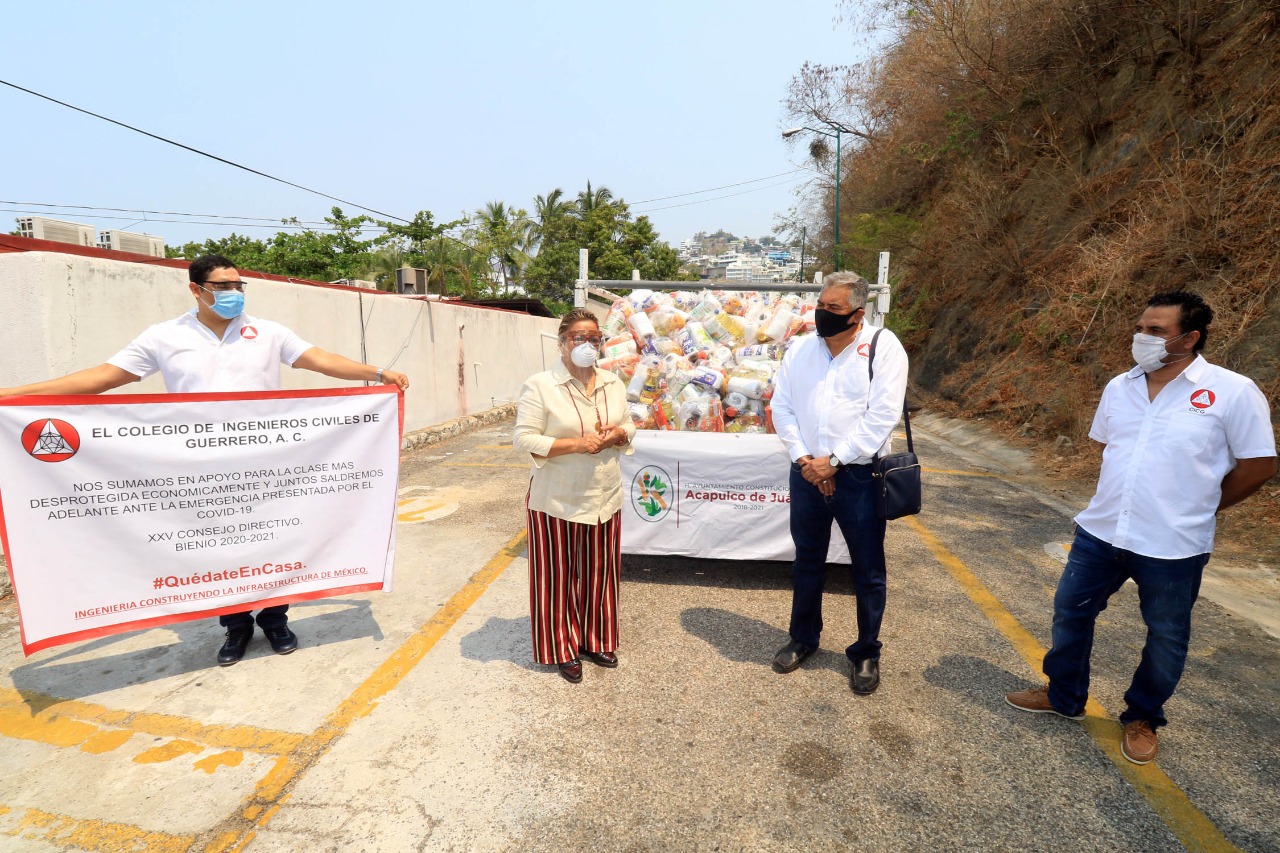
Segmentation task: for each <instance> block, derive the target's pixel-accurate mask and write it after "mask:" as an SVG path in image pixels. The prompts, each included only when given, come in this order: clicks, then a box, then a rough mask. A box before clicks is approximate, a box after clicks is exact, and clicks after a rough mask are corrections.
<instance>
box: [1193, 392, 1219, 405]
mask: <svg viewBox="0 0 1280 853" xmlns="http://www.w3.org/2000/svg"><path fill="white" fill-rule="evenodd" d="M1216 402H1218V397H1217V395H1215V394H1214V393H1213V392H1212V391H1210V390H1209V389H1208V388H1197V389H1196V390H1195V391H1192V392H1191V405H1193V406H1195V407H1196V408H1197V409H1207V408H1209V407H1210V406H1212V405H1213V404H1214V403H1216Z"/></svg>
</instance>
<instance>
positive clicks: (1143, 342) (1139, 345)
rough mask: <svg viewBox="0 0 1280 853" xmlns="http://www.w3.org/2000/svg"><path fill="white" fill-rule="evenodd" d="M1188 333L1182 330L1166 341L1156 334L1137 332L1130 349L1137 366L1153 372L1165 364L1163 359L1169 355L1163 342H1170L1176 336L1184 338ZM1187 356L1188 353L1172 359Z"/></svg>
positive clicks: (1179, 359) (1180, 358) (1177, 359)
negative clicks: (1179, 333)
mask: <svg viewBox="0 0 1280 853" xmlns="http://www.w3.org/2000/svg"><path fill="white" fill-rule="evenodd" d="M1189 334H1191V333H1190V332H1183V333H1182V334H1181V335H1178V337H1177V338H1170V339H1169V340H1168V341H1166V340H1165V339H1164V338H1161V337H1159V336H1157V335H1144V334H1142V333H1141V332H1138V333H1136V334H1135V335H1134V336H1133V347H1132V350H1131V351H1132V353H1133V360H1134V361H1135V362H1137V364H1138V367H1141V368H1142V369H1143V370H1144V371H1146V372H1147V373H1155V372H1156V371H1157V370H1159V369H1160V368H1162V367H1164V366H1165V364H1166V362H1165V361H1164V359H1165V357H1166V356H1168V355H1170V352H1169V350H1167V349H1165V344H1166V343H1172V342H1173V341H1176V340H1178V338H1185V337H1186V336H1187V335H1189ZM1189 356H1190V353H1187V354H1184V355H1180V356H1178V357H1177V358H1175V359H1174V361H1181V360H1182V359H1184V358H1188V357H1189Z"/></svg>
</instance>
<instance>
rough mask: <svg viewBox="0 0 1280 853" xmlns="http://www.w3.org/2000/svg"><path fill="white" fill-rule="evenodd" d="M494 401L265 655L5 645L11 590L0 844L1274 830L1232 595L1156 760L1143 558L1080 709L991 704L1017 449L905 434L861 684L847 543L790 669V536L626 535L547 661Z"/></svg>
mask: <svg viewBox="0 0 1280 853" xmlns="http://www.w3.org/2000/svg"><path fill="white" fill-rule="evenodd" d="M509 428H510V424H509V423H508V424H498V425H496V426H493V427H489V428H486V429H483V430H481V431H478V432H475V433H472V434H470V435H466V436H462V437H459V438H456V439H452V440H450V441H448V442H445V443H443V444H439V445H434V446H432V447H431V448H428V449H426V450H423V451H419V452H416V453H414V454H411V455H408V456H406V458H405V460H404V464H403V466H402V472H401V486H402V492H401V507H400V519H401V524H400V526H399V544H398V551H397V567H396V588H395V591H394V592H393V593H390V594H371V595H358V596H349V597H346V598H339V599H332V600H325V601H318V602H309V603H306V604H301V605H297V606H296V607H295V608H293V610H292V611H291V616H292V620H291V624H292V625H293V626H294V627H295V629H296V630H297V632H298V634H299V637H300V639H301V648H300V649H299V651H298V652H296V653H295V654H293V655H290V656H288V657H280V656H276V655H273V654H271V652H270V651H269V649H268V648H267V647H266V645H265V643H264V642H263V641H262V640H261V637H258V638H257V640H256V641H255V644H254V645H253V646H251V647H250V650H249V653H248V655H247V656H246V658H245V659H244V660H243V661H241V662H240V663H238V664H236V665H235V666H233V667H227V668H219V667H217V666H215V665H213V656H214V653H215V651H216V649H217V646H218V645H219V643H220V641H221V632H220V630H219V629H218V628H217V626H216V624H214V623H213V622H212V620H208V621H201V622H192V623H184V624H181V625H177V626H171V627H166V628H162V629H155V630H151V631H144V632H138V633H135V634H129V635H124V636H120V637H109V638H105V639H101V640H96V641H91V642H87V643H82V644H78V645H74V646H67V647H61V648H57V649H52V650H49V651H45V652H41V653H39V654H37V655H34V656H32V657H31V658H29V659H23V658H22V657H21V652H20V651H19V650H18V643H17V636H16V634H17V628H16V611H15V608H14V604H13V601H12V599H10V600H8V601H5V602H4V603H3V604H0V661H3V664H4V666H5V670H6V672H7V674H8V675H7V679H6V682H5V683H4V684H3V686H2V687H0V741H2V742H3V745H4V747H3V751H2V752H0V849H12V850H23V851H28V850H33V851H44V850H50V851H52V850H173V851H180V850H181V851H185V850H244V849H247V850H250V851H255V853H258V851H297V850H308V851H320V850H332V851H360V850H367V851H398V850H504V849H507V850H586V849H591V850H601V849H605V850H612V849H618V850H828V849H830V850H835V849H849V848H856V849H867V850H915V849H922V848H934V849H983V850H987V849H1015V848H1016V849H1033V850H1034V849H1050V848H1057V849H1073V850H1115V849H1124V850H1169V849H1177V848H1178V847H1179V846H1186V847H1188V848H1191V849H1230V845H1234V846H1236V847H1238V848H1240V849H1244V850H1277V849H1280V826H1278V825H1277V822H1276V821H1275V817H1274V816H1275V814H1277V813H1280V795H1278V794H1277V791H1280V758H1277V756H1278V754H1280V750H1277V739H1278V738H1280V735H1277V732H1280V726H1278V725H1277V723H1278V722H1280V720H1278V719H1277V716H1278V715H1280V712H1278V711H1277V709H1278V708H1280V702H1278V701H1277V699H1280V696H1278V695H1277V694H1278V693H1280V686H1278V684H1277V681H1278V680H1277V678H1276V675H1277V673H1278V672H1280V642H1278V641H1277V640H1276V639H1275V638H1274V637H1271V636H1269V635H1268V634H1267V633H1266V632H1264V631H1263V630H1262V629H1261V628H1259V627H1257V626H1256V625H1255V624H1254V623H1252V622H1249V621H1247V620H1245V619H1242V618H1240V617H1238V616H1235V615H1232V614H1231V613H1229V612H1227V611H1225V610H1223V609H1222V608H1221V607H1219V606H1217V605H1215V604H1213V603H1212V602H1209V601H1204V600H1202V601H1201V602H1200V603H1199V604H1198V605H1197V607H1196V611H1195V624H1194V629H1193V631H1194V633H1193V639H1192V649H1191V658H1190V660H1189V662H1188V667H1187V672H1186V675H1185V676H1184V678H1183V681H1182V685H1181V687H1180V689H1179V692H1178V693H1177V694H1176V695H1175V696H1174V698H1173V700H1172V701H1171V702H1170V704H1169V706H1168V709H1167V710H1168V715H1169V718H1170V721H1171V725H1170V726H1169V727H1168V728H1166V729H1162V730H1161V753H1160V757H1159V760H1158V763H1157V764H1156V765H1150V766H1148V767H1146V768H1137V767H1135V766H1133V765H1129V764H1128V763H1127V762H1125V761H1124V760H1123V759H1122V758H1121V757H1120V756H1119V754H1118V750H1117V749H1116V738H1117V737H1118V732H1119V729H1118V726H1117V725H1116V724H1115V723H1114V722H1112V720H1114V716H1115V714H1116V713H1117V712H1118V711H1119V710H1120V708H1121V706H1122V705H1121V696H1122V694H1123V691H1124V689H1125V687H1126V686H1127V678H1128V676H1129V674H1130V673H1131V672H1132V669H1133V667H1134V666H1135V665H1136V663H1137V659H1138V653H1139V650H1140V648H1141V644H1142V640H1143V634H1142V628H1141V623H1140V619H1139V617H1138V613H1137V602H1136V594H1135V592H1134V591H1133V588H1132V586H1129V587H1126V588H1125V589H1122V590H1121V591H1120V592H1119V593H1117V595H1116V597H1115V599H1114V600H1113V603H1112V606H1111V607H1110V608H1109V609H1108V610H1107V611H1106V612H1104V614H1103V617H1102V619H1101V620H1100V622H1099V626H1098V636H1097V644H1096V648H1095V653H1094V671H1093V675H1094V679H1093V690H1092V695H1093V698H1094V701H1093V703H1091V705H1090V716H1089V718H1088V719H1087V720H1086V721H1085V722H1084V723H1075V722H1070V721H1067V720H1064V719H1061V718H1056V717H1054V718H1048V719H1046V718H1045V717H1044V716H1040V715H1029V714H1023V713H1021V712H1018V711H1016V710H1014V709H1012V708H1010V707H1008V706H1007V705H1006V704H1005V703H1004V700H1003V696H1004V693H1005V692H1007V691H1009V690H1014V689H1018V688H1021V687H1023V686H1029V685H1032V684H1037V683H1039V676H1038V659H1039V656H1040V655H1041V654H1042V653H1043V647H1044V645H1045V644H1047V642H1048V635H1049V620H1050V617H1051V602H1052V595H1053V590H1054V586H1055V584H1056V581H1057V577H1058V574H1059V573H1060V571H1061V566H1062V561H1063V560H1064V559H1065V545H1066V544H1067V543H1069V542H1070V534H1071V526H1070V521H1069V516H1068V515H1067V514H1065V512H1064V510H1065V509H1067V507H1068V506H1069V504H1070V501H1065V502H1064V501H1062V500H1061V499H1060V498H1058V497H1051V496H1050V493H1049V491H1048V490H1047V489H1045V488H1044V487H1043V485H1042V484H1039V483H1037V482H1036V481H1035V480H1034V478H1032V477H1030V476H1027V475H1026V474H1025V473H1023V474H1017V475H1011V474H1010V473H1009V472H1010V470H1012V469H1011V468H1010V466H1009V465H1008V464H1007V463H1008V460H1007V459H1001V458H995V457H991V458H988V457H984V456H982V455H981V454H978V453H976V452H975V451H974V449H973V448H968V449H965V448H961V447H959V446H958V443H957V442H954V441H950V440H944V439H943V438H942V437H941V436H942V435H943V434H944V433H945V430H943V429H938V430H937V431H936V432H935V431H930V432H925V431H923V430H922V431H921V434H919V435H918V436H917V444H918V450H919V451H920V453H921V456H922V459H923V460H924V462H925V465H926V475H925V476H926V499H925V503H926V509H925V512H924V513H923V514H922V515H921V516H919V517H917V518H915V519H911V520H904V521H898V522H893V523H891V524H890V532H889V538H888V550H889V559H890V586H889V607H888V612H887V615H886V619H885V626H884V631H883V635H882V638H883V640H884V643H885V648H884V657H883V660H882V671H883V677H884V681H883V684H882V686H881V688H880V689H879V691H877V692H876V693H875V694H874V695H872V696H866V697H863V696H855V695H853V694H852V693H851V692H850V691H849V687H848V664H847V662H846V660H845V658H844V655H843V648H844V646H845V645H846V644H847V643H849V642H850V641H851V639H852V637H853V618H854V617H853V599H852V596H851V595H850V591H849V583H848V580H847V574H846V572H845V570H843V569H842V568H841V567H832V568H831V570H830V573H829V583H828V595H827V600H826V613H825V621H826V630H825V632H824V636H823V647H822V649H821V650H820V651H819V652H818V653H816V654H815V655H813V656H812V657H811V658H810V659H809V660H807V661H806V662H805V664H804V665H803V666H802V667H801V668H800V669H798V670H797V671H795V672H793V673H791V674H789V675H785V676H784V675H778V674H776V673H774V672H772V671H771V670H770V668H769V661H770V659H771V657H772V654H773V652H774V651H775V650H776V649H777V648H778V647H779V646H781V645H782V644H783V643H784V642H786V639H787V637H786V625H787V620H788V614H789V607H790V587H789V582H788V574H787V571H788V569H787V566H786V565H785V564H779V563H764V564H753V563H747V562H741V561H700V560H687V559H680V558H654V557H639V556H628V557H627V558H626V559H625V560H624V577H623V585H622V593H621V618H622V645H621V647H620V649H619V657H620V658H621V661H622V663H621V666H619V668H618V669H616V670H604V669H599V668H596V667H593V666H592V665H590V664H585V667H586V673H585V676H586V677H585V678H584V680H583V683H582V684H579V685H569V684H567V683H566V682H564V681H563V680H562V679H560V678H559V677H558V676H557V675H556V674H555V671H554V669H553V668H551V667H542V666H538V665H535V664H533V663H531V662H530V656H531V649H530V640H529V617H528V594H527V579H526V578H527V574H526V573H527V565H526V562H525V558H524V551H523V547H524V542H523V524H524V518H523V501H524V493H525V484H526V482H527V472H526V468H525V465H524V464H523V463H521V462H520V460H519V459H518V458H517V455H516V454H515V452H514V451H512V450H511V448H510V446H509V434H508V433H509ZM996 456H998V454H997V455H996Z"/></svg>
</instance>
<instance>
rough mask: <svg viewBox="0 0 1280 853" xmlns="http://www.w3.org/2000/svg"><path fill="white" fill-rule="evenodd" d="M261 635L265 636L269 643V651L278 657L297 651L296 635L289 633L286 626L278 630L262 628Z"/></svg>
mask: <svg viewBox="0 0 1280 853" xmlns="http://www.w3.org/2000/svg"><path fill="white" fill-rule="evenodd" d="M262 633H264V634H266V635H267V640H268V641H269V642H270V643H271V651H273V652H275V653H276V654H278V655H287V654H289V653H290V652H294V651H297V650H298V635H297V634H295V633H293V632H292V631H290V630H289V626H288V625H281V626H280V627H279V628H263V629H262Z"/></svg>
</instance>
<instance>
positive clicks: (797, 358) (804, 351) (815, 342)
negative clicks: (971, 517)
mask: <svg viewBox="0 0 1280 853" xmlns="http://www.w3.org/2000/svg"><path fill="white" fill-rule="evenodd" d="M877 331H880V330H879V329H877V328H876V327H875V326H871V325H869V324H866V323H864V324H863V325H862V329H861V330H860V331H859V332H858V334H857V335H856V336H855V337H854V339H853V342H852V343H850V344H849V346H847V347H845V348H844V349H843V350H842V351H841V352H840V354H839V355H838V356H836V357H835V358H832V357H831V350H830V349H828V348H827V342H826V341H825V340H823V339H822V338H820V337H818V336H817V335H806V336H804V337H802V338H800V339H799V340H797V341H796V343H794V344H793V345H792V346H791V349H789V350H787V354H786V356H784V357H783V359H782V366H781V367H780V368H779V369H778V375H777V376H776V377H775V378H774V381H773V387H774V391H773V401H772V403H771V404H770V406H771V407H772V410H773V427H774V429H775V430H777V433H778V438H780V439H782V443H783V444H784V445H786V447H787V453H788V454H790V456H791V461H792V462H794V461H795V460H797V459H799V458H800V457H802V456H813V457H815V458H823V457H826V456H830V455H831V454H832V453H834V454H835V455H836V458H837V459H839V460H840V461H841V462H842V463H844V464H846V465H849V464H856V465H865V464H866V463H868V462H870V461H871V458H872V457H873V456H874V455H875V454H877V453H879V454H882V455H883V454H886V453H888V452H889V450H890V445H891V443H892V439H893V428H894V427H895V426H896V425H897V423H898V421H899V420H901V419H902V401H903V399H904V398H905V397H906V394H907V351H906V350H905V349H903V347H902V343H901V342H900V341H899V340H898V338H897V337H896V336H895V335H894V334H893V332H890V331H889V330H887V329H886V330H884V331H883V332H882V333H881V335H880V339H879V340H878V341H876V375H875V385H874V386H872V384H871V378H870V376H869V372H868V370H867V357H868V355H870V352H871V338H872V336H873V335H875V333H876V332H877ZM868 400H870V405H868Z"/></svg>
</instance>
